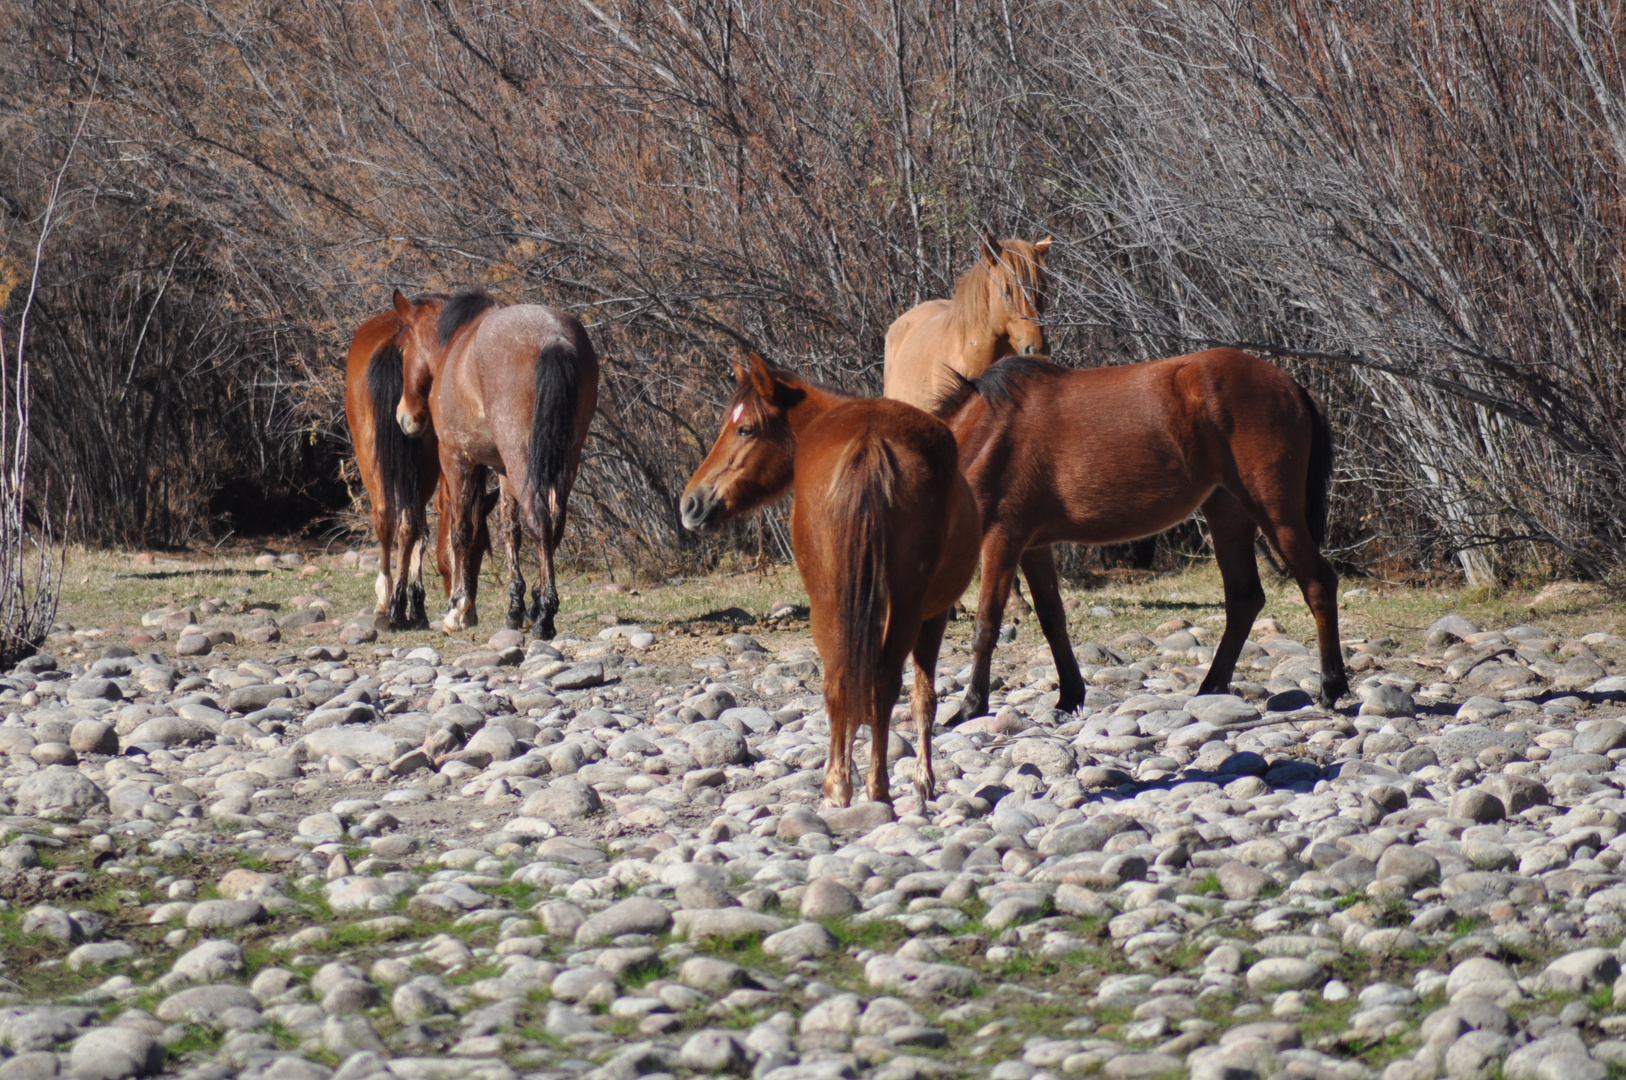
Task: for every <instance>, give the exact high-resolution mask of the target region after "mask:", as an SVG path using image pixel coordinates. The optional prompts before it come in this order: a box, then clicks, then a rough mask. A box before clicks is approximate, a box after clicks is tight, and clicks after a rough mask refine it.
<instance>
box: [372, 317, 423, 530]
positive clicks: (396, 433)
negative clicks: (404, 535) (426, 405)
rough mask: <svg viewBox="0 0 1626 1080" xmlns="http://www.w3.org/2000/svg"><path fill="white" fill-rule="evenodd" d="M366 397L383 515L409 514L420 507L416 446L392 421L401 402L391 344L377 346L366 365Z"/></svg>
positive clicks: (397, 355)
mask: <svg viewBox="0 0 1626 1080" xmlns="http://www.w3.org/2000/svg"><path fill="white" fill-rule="evenodd" d="M367 394H368V396H369V397H370V398H371V399H372V403H373V459H374V460H375V461H376V462H377V463H378V473H379V475H380V476H381V477H382V478H383V480H384V513H386V514H390V515H394V514H401V513H408V512H410V511H411V510H412V509H413V508H414V507H421V506H422V505H423V493H422V492H421V491H420V490H419V487H418V444H417V442H416V441H415V440H413V439H412V438H410V437H408V436H407V434H406V432H404V431H402V430H401V425H400V424H398V423H396V420H395V407H396V406H397V405H398V404H399V403H400V401H401V347H400V346H399V345H397V344H396V343H395V342H394V341H390V342H388V343H386V344H384V345H382V346H380V347H379V349H378V351H377V352H375V353H373V358H372V360H371V361H369V362H368V364H367Z"/></svg>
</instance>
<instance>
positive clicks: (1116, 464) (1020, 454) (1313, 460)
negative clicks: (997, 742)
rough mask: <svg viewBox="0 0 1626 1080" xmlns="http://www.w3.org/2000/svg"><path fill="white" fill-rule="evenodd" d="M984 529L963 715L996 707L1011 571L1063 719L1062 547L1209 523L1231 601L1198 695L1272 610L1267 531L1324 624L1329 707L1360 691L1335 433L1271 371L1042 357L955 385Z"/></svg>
mask: <svg viewBox="0 0 1626 1080" xmlns="http://www.w3.org/2000/svg"><path fill="white" fill-rule="evenodd" d="M938 415H940V416H942V417H943V418H944V419H945V420H946V421H947V423H948V425H949V427H950V428H951V429H952V430H953V431H954V437H955V439H956V440H957V441H958V442H959V444H960V467H961V468H962V469H964V470H965V475H966V478H967V479H968V480H969V481H970V483H971V487H972V490H973V491H975V492H976V495H977V505H978V509H979V510H980V511H981V513H982V524H983V541H982V593H981V597H980V600H979V602H978V606H977V622H976V629H975V631H974V632H973V635H972V650H973V653H974V658H973V661H972V663H973V669H972V675H971V684H970V685H969V686H968V687H966V691H965V702H966V706H967V709H966V714H967V715H968V716H976V715H978V714H979V713H981V712H983V711H984V710H985V709H986V708H987V704H988V668H989V663H990V661H991V658H992V656H993V651H994V643H995V639H996V638H997V636H998V634H999V622H1000V617H1001V615H1002V614H1003V611H1004V605H1005V596H1006V594H1007V593H1009V592H1010V587H1011V580H1012V578H1013V577H1014V576H1015V573H1016V568H1017V565H1018V564H1020V565H1021V567H1022V572H1023V574H1024V575H1025V576H1026V577H1027V579H1028V585H1029V586H1030V587H1031V588H1032V590H1033V607H1034V610H1035V611H1036V612H1037V613H1038V616H1039V626H1040V628H1041V629H1042V630H1043V631H1044V635H1045V639H1046V640H1047V641H1048V642H1049V644H1050V651H1051V653H1052V654H1053V655H1054V656H1055V660H1056V681H1057V683H1058V684H1059V685H1060V689H1061V700H1060V701H1059V703H1058V705H1057V707H1058V708H1059V709H1062V710H1063V711H1071V710H1073V709H1076V708H1077V707H1078V706H1079V704H1080V703H1081V702H1082V701H1083V700H1084V679H1083V677H1082V676H1081V675H1080V673H1079V670H1078V661H1077V660H1076V659H1074V657H1073V651H1072V646H1071V644H1070V643H1069V641H1068V638H1067V618H1066V615H1065V613H1064V612H1063V610H1062V606H1061V594H1060V590H1059V587H1058V583H1057V578H1056V563H1055V559H1054V557H1053V555H1052V554H1051V548H1050V545H1051V544H1052V543H1054V542H1056V541H1058V540H1070V541H1072V542H1074V543H1081V544H1115V543H1121V542H1123V541H1126V540H1133V539H1136V538H1137V537H1142V536H1149V535H1151V534H1153V533H1158V532H1162V531H1163V530H1164V529H1167V528H1169V527H1170V526H1171V525H1174V524H1177V523H1178V522H1180V521H1182V520H1183V519H1185V518H1186V517H1187V516H1189V515H1190V514H1191V512H1192V511H1193V510H1195V509H1197V508H1198V507H1199V506H1200V507H1202V511H1203V516H1204V517H1206V518H1207V519H1208V529H1209V534H1210V535H1211V536H1212V537H1213V541H1214V559H1215V561H1216V562H1217V563H1218V564H1219V569H1220V576H1221V578H1222V580H1223V581H1224V585H1225V633H1224V634H1223V635H1222V636H1221V638H1220V643H1219V647H1218V648H1217V649H1216V650H1215V652H1214V660H1213V662H1212V663H1211V664H1210V665H1209V668H1208V675H1207V676H1206V677H1205V678H1204V679H1203V683H1202V689H1201V690H1200V691H1199V693H1203V694H1217V693H1225V692H1227V691H1228V690H1229V689H1230V684H1231V673H1232V671H1233V670H1234V669H1235V667H1236V660H1237V656H1238V655H1239V654H1240V653H1241V651H1242V643H1243V642H1244V641H1245V640H1246V639H1247V636H1248V632H1249V630H1250V629H1251V627H1252V625H1253V620H1254V618H1255V617H1256V616H1257V615H1258V614H1259V611H1260V610H1261V609H1262V608H1263V607H1264V605H1265V593H1264V589H1263V588H1262V587H1261V586H1260V584H1259V567H1258V565H1257V564H1256V563H1255V561H1254V551H1253V543H1254V537H1255V535H1256V534H1257V531H1258V530H1263V532H1264V535H1265V537H1266V539H1267V540H1269V542H1270V543H1271V545H1272V546H1274V547H1275V549H1276V551H1277V553H1278V554H1280V555H1281V557H1282V560H1283V561H1284V562H1285V563H1286V564H1287V568H1288V570H1289V571H1290V572H1291V573H1292V574H1293V576H1294V578H1296V579H1297V581H1298V584H1299V589H1300V590H1301V591H1302V592H1303V594H1304V600H1305V602H1306V603H1307V604H1309V606H1310V611H1311V612H1312V613H1314V615H1315V622H1316V636H1317V638H1318V641H1319V645H1320V650H1321V701H1322V703H1323V704H1324V705H1327V706H1328V707H1331V706H1333V705H1335V704H1336V703H1337V701H1338V699H1339V698H1340V697H1342V696H1343V695H1344V694H1345V693H1347V692H1348V690H1349V678H1348V676H1346V675H1345V673H1344V658H1343V654H1342V652H1341V651H1340V646H1339V642H1338V576H1337V575H1336V574H1335V573H1334V572H1333V569H1332V567H1331V566H1330V565H1329V564H1328V562H1327V560H1326V559H1324V558H1323V557H1322V555H1321V551H1320V547H1321V543H1322V542H1323V540H1324V539H1325V537H1326V528H1327V492H1328V488H1329V486H1330V484H1331V482H1332V456H1333V444H1332V429H1331V427H1330V426H1329V425H1328V423H1327V418H1326V414H1325V413H1324V412H1323V411H1322V409H1321V406H1320V404H1319V403H1318V402H1317V401H1316V400H1315V398H1314V397H1312V396H1311V395H1310V393H1309V391H1307V390H1305V389H1304V388H1303V387H1301V386H1300V385H1299V384H1298V383H1296V382H1294V381H1293V379H1292V378H1291V377H1290V376H1289V375H1287V373H1286V372H1284V371H1282V370H1281V369H1280V368H1277V367H1276V366H1274V365H1272V364H1269V363H1266V362H1265V361H1263V360H1261V359H1259V358H1258V357H1255V356H1249V355H1248V354H1246V353H1241V352H1237V351H1236V350H1234V349H1210V350H1208V351H1206V352H1200V353H1193V354H1191V355H1190V356H1176V357H1173V358H1171V359H1167V360H1154V361H1151V362H1148V363H1143V364H1125V365H1122V366H1119V367H1104V368H1090V369H1085V370H1076V371H1075V370H1069V369H1067V368H1063V367H1059V366H1057V365H1056V364H1053V363H1051V362H1050V361H1049V360H1048V359H1044V358H1041V357H1033V358H1019V359H1015V360H1008V361H1006V362H1005V363H1002V364H996V365H995V366H994V367H992V368H991V369H989V371H988V372H987V373H986V374H984V375H983V376H981V377H980V378H977V379H973V380H965V379H962V380H961V385H960V387H959V389H957V390H956V391H954V392H953V393H952V394H950V395H949V396H948V397H946V398H945V399H943V401H941V402H940V403H939V406H938Z"/></svg>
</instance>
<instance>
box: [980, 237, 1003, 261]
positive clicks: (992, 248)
mask: <svg viewBox="0 0 1626 1080" xmlns="http://www.w3.org/2000/svg"><path fill="white" fill-rule="evenodd" d="M982 257H983V258H984V259H986V260H987V261H988V265H989V266H998V265H999V241H998V240H995V239H994V234H993V233H991V232H989V231H988V230H987V229H984V230H983V231H982Z"/></svg>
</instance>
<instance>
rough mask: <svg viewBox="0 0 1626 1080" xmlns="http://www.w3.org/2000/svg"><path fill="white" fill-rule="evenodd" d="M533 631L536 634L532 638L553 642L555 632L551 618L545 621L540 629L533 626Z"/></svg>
mask: <svg viewBox="0 0 1626 1080" xmlns="http://www.w3.org/2000/svg"><path fill="white" fill-rule="evenodd" d="M531 629H532V630H533V631H534V634H533V635H532V636H534V637H535V638H536V639H537V640H538V641H552V640H553V634H554V630H553V620H552V619H551V618H549V619H543V620H542V624H541V627H540V628H538V627H536V626H532V627H531Z"/></svg>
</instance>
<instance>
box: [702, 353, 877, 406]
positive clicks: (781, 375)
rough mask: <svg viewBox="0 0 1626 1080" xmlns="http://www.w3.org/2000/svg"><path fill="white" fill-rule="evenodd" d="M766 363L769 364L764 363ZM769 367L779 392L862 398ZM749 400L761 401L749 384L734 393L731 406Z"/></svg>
mask: <svg viewBox="0 0 1626 1080" xmlns="http://www.w3.org/2000/svg"><path fill="white" fill-rule="evenodd" d="M764 363H767V362H766V361H764ZM767 366H768V373H769V374H770V375H772V376H773V377H774V383H775V386H777V387H778V388H779V391H781V392H785V391H792V390H793V389H794V390H795V392H796V393H802V394H804V396H805V391H806V390H817V391H819V392H820V393H823V394H829V395H830V396H831V397H834V398H841V399H842V400H844V401H853V400H856V399H857V398H858V397H859V396H860V395H858V394H855V393H853V392H852V391H851V390H843V389H841V388H840V387H839V386H831V385H829V384H828V383H822V382H817V381H816V380H813V379H809V378H807V377H806V376H804V375H798V374H797V373H796V372H794V371H790V370H787V369H786V368H782V367H780V366H779V365H778V364H771V363H770V364H768V365H767ZM786 380H790V381H791V382H795V383H797V384H799V387H800V388H801V389H795V388H792V387H790V386H787V385H786V382H785V381H786ZM774 396H775V399H776V400H777V399H778V398H779V396H780V395H779V394H778V393H776V394H775V395H774ZM747 399H751V400H760V399H758V398H757V396H756V394H755V393H754V392H753V390H752V388H751V386H750V384H749V383H747V384H746V385H744V386H741V387H738V388H737V389H736V390H735V391H734V396H733V397H732V398H730V399H729V404H730V405H737V404H739V403H740V402H743V401H746V400H747ZM797 400H800V398H798V399H797ZM778 404H780V405H781V406H788V405H790V404H792V403H791V402H786V401H778Z"/></svg>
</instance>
